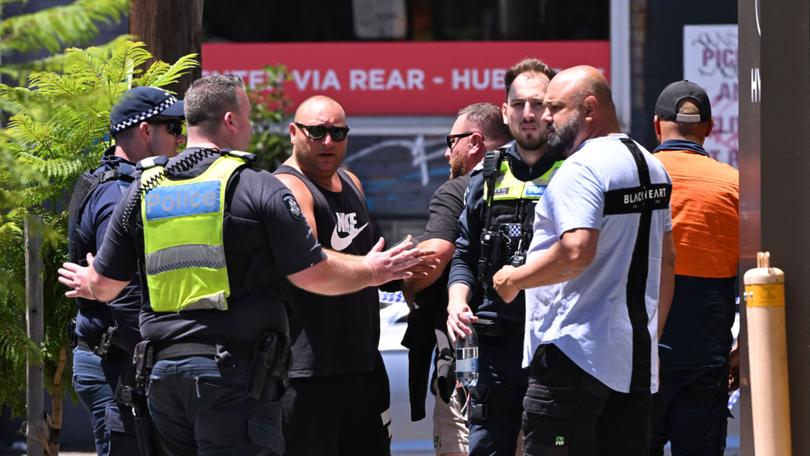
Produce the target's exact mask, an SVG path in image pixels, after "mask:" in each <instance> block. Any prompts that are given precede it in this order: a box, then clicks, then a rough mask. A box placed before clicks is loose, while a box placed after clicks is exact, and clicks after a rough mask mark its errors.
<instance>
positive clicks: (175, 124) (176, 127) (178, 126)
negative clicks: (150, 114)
mask: <svg viewBox="0 0 810 456" xmlns="http://www.w3.org/2000/svg"><path fill="white" fill-rule="evenodd" d="M146 123H148V124H152V125H166V131H168V132H169V134H170V135H172V136H174V137H178V136H180V135H182V134H183V121H182V120H176V119H155V120H148V121H146Z"/></svg>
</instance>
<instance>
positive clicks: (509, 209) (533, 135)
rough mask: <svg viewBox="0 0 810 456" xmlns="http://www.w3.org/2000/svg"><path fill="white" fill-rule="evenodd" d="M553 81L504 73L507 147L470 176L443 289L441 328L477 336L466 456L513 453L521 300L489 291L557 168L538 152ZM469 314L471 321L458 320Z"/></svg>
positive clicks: (528, 71) (532, 70) (521, 376)
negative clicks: (444, 318) (476, 372)
mask: <svg viewBox="0 0 810 456" xmlns="http://www.w3.org/2000/svg"><path fill="white" fill-rule="evenodd" d="M553 76H554V72H553V70H551V69H550V68H549V67H548V66H547V65H546V64H544V63H543V62H541V61H539V60H536V59H526V60H523V61H521V62H519V63H517V64H516V65H515V66H513V67H512V68H510V69H509V70H508V71H507V72H506V77H505V82H506V102H505V103H503V106H502V108H501V111H502V114H503V121H504V123H506V124H507V125H508V126H509V130H510V131H511V133H512V136H513V137H514V138H515V142H514V143H512V144H511V145H510V146H509V147H507V148H504V149H499V150H498V151H497V152H496V153H492V154H487V157H486V158H485V159H484V162H483V166H482V168H481V170H480V172H479V171H476V172H474V174H473V176H472V178H471V181H470V187H469V194H468V197H467V203H466V207H465V209H464V211H463V212H462V214H461V219H460V222H459V231H460V232H459V238H458V240H457V241H456V250H455V253H454V256H453V261H452V264H451V267H450V268H451V269H450V277H449V281H448V283H449V284H450V285H449V289H448V295H449V296H448V305H447V311H448V318H447V327H448V331H449V333H450V335H451V338H454V337H464V336H465V335H466V334H467V333H469V332H470V329H469V326H468V325H470V324H471V323H477V324H476V326H475V328H476V330H477V332H478V335H479V338H478V340H479V363H478V366H479V378H478V385H477V387H476V388H475V389H474V390H473V395H472V400H471V408H470V413H469V422H470V454H471V455H495V454H498V455H511V454H515V448H516V445H517V442H518V434H519V432H520V419H521V412H522V410H523V408H522V400H523V395H524V393H525V391H526V381H527V380H526V379H527V374H526V371H525V370H524V369H523V368H522V367H521V357H522V345H523V320H524V310H523V298H522V295H521V296H520V297H519V298H518V302H516V303H513V304H511V305H505V304H504V302H503V301H502V300H501V299H500V298H499V297H498V295H497V294H496V293H495V292H494V290H492V287H491V283H492V282H491V280H492V274H494V273H495V271H497V270H498V269H500V267H501V266H503V265H504V264H520V263H521V262H522V258H524V255H525V253H526V250H527V249H528V247H529V241H530V240H531V234H532V220H533V219H534V205H535V204H536V202H537V200H538V199H539V198H540V197H541V196H542V194H543V191H544V190H545V187H546V185H548V182H549V180H550V179H551V176H552V175H553V174H554V172H555V171H556V169H557V168H558V167H559V165H560V163H559V162H558V161H557V158H556V157H553V156H552V155H550V154H547V153H546V147H545V143H546V135H547V130H546V125H545V124H544V123H543V122H541V119H540V116H541V114H542V110H543V99H544V97H545V94H546V88H547V87H548V83H549V80H550V79H551V78H552V77H553ZM470 311H474V312H475V316H474V317H473V318H471V319H470V318H468V317H467V316H466V315H465V314H466V313H467V312H470Z"/></svg>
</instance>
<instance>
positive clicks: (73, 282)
mask: <svg viewBox="0 0 810 456" xmlns="http://www.w3.org/2000/svg"><path fill="white" fill-rule="evenodd" d="M93 258H94V257H93V254H92V253H88V254H87V266H81V265H78V264H76V263H62V267H61V268H59V270H58V272H59V283H61V284H62V285H64V286H66V287H68V288H70V290H68V291H66V292H65V296H67V297H68V298H84V299H93V300H95V299H96V297H95V296H94V295H93V291H92V290H91V289H90V285H89V280H88V275H89V270H90V266H91V265H92V264H93Z"/></svg>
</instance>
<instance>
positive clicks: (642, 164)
mask: <svg viewBox="0 0 810 456" xmlns="http://www.w3.org/2000/svg"><path fill="white" fill-rule="evenodd" d="M620 140H621V142H622V144H624V145H625V147H627V149H629V150H630V153H631V154H632V155H633V160H635V161H636V168H638V181H639V184H641V186H642V187H649V186H650V184H651V182H650V168H649V167H647V160H645V159H644V155H643V154H642V153H641V151H640V150H639V149H638V146H637V145H636V143H635V141H633V140H632V139H630V138H620Z"/></svg>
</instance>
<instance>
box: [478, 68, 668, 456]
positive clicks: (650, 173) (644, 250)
mask: <svg viewBox="0 0 810 456" xmlns="http://www.w3.org/2000/svg"><path fill="white" fill-rule="evenodd" d="M545 105H546V109H545V111H544V114H543V121H544V122H547V123H548V124H549V129H550V133H549V138H548V145H549V147H550V150H549V152H550V153H553V152H552V151H554V150H559V151H560V152H562V153H571V152H574V151H575V153H574V154H573V155H571V156H570V157H569V158H568V159H567V160H566V161H565V163H564V164H563V165H562V166H561V167H560V169H559V171H558V172H557V174H556V175H555V176H554V179H553V180H552V182H551V184H550V185H549V186H548V188H547V189H546V192H545V194H544V195H543V198H542V199H541V200H540V201H539V202H538V203H537V207H536V212H535V223H534V230H535V232H534V238H533V239H532V244H531V246H530V247H529V256H528V260H527V262H526V264H525V265H523V266H520V267H517V268H515V267H512V266H509V265H507V266H504V268H503V269H502V270H500V271H498V273H497V274H495V276H494V277H493V283H494V287H495V289H496V290H497V292H498V294H499V295H500V296H501V297H502V298H503V299H504V301H505V302H510V301H512V300H513V299H514V298H515V297H516V296H517V294H518V292H519V290H521V289H527V290H526V318H527V321H526V339H525V347H524V352H523V353H524V364H529V388H528V391H527V392H526V398H525V400H524V402H523V403H524V407H525V414H524V419H523V432H524V435H525V449H524V451H525V454H532V455H569V454H570V455H600V454H604V455H614V454H615V455H644V454H648V452H649V445H650V406H651V392H654V391H655V390H656V389H657V386H658V385H657V380H658V378H657V377H658V363H657V350H656V339H657V335H658V334H659V333H660V328H661V326H662V325H663V322H664V321H665V320H666V314H667V311H668V308H669V303H670V299H671V297H672V282H673V269H674V260H675V252H674V247H673V243H672V225H671V219H670V213H669V192H670V191H671V184H670V181H669V176H668V175H667V173H666V171H665V170H664V167H663V166H661V163H660V162H659V161H658V160H656V159H655V158H654V157H653V156H652V155H651V154H650V153H649V152H647V151H645V150H644V149H643V148H642V147H641V146H639V145H638V144H637V143H635V142H634V141H633V140H631V139H630V138H628V137H627V135H625V134H622V133H620V132H619V122H618V120H617V119H616V111H615V107H614V105H613V102H612V98H611V93H610V87H609V86H608V83H607V80H605V78H604V76H603V75H602V74H601V73H600V72H599V70H597V69H596V68H593V67H590V66H577V67H573V68H569V69H566V70H564V71H562V72H560V74H558V75H557V76H555V77H554V79H552V81H551V84H549V86H548V91H547V92H546V100H545ZM528 288H530V289H528Z"/></svg>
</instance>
